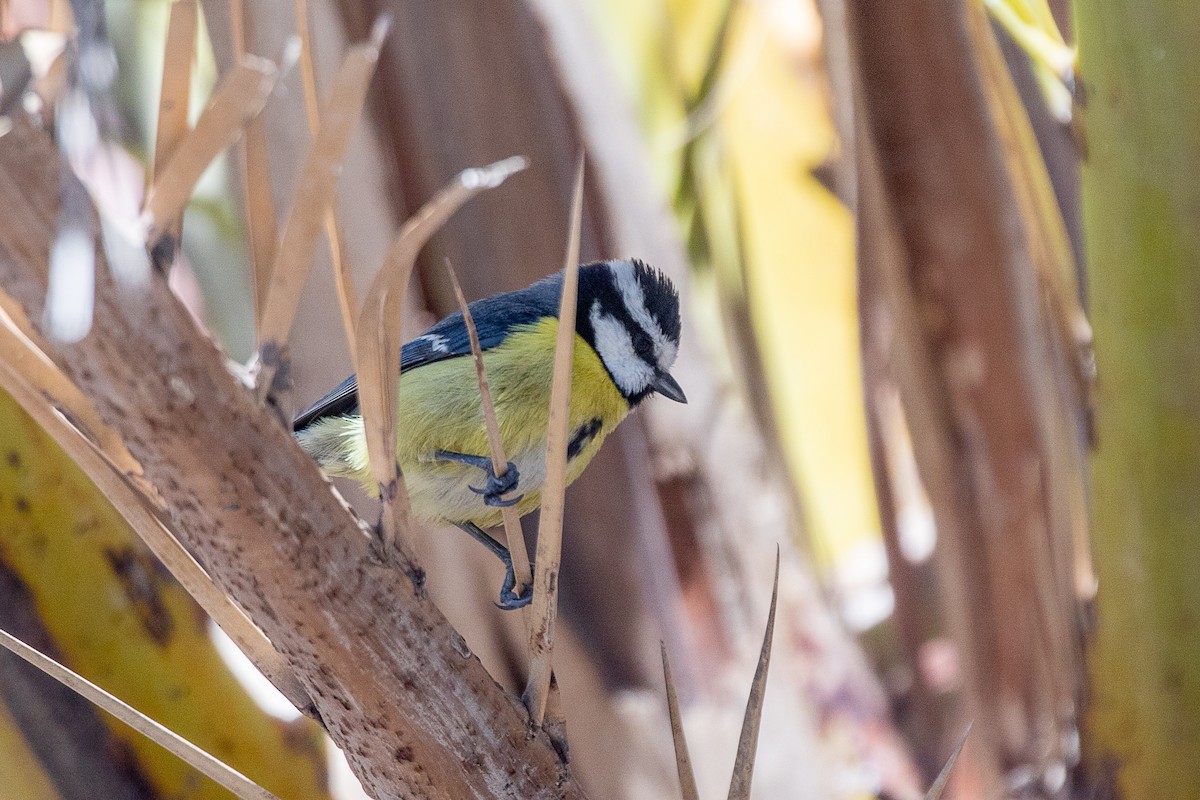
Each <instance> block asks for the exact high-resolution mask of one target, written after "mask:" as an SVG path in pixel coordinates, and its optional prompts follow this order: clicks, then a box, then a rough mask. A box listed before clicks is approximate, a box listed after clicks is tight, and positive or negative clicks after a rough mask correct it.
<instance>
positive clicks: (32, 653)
mask: <svg viewBox="0 0 1200 800" xmlns="http://www.w3.org/2000/svg"><path fill="white" fill-rule="evenodd" d="M0 646H2V647H4V649H5V650H8V651H9V652H10V653H13V654H15V655H17V656H20V657H21V658H22V659H24V660H25V661H27V662H28V663H30V664H32V665H33V666H35V667H37V668H38V669H40V670H41V671H42V672H44V673H46V674H47V675H49V676H50V677H51V678H54V680H56V681H58V682H59V683H61V684H62V685H63V686H66V687H67V688H68V689H70V690H71V691H73V692H75V693H77V694H78V695H79V696H80V697H83V698H84V699H86V700H88V701H89V702H91V703H93V704H95V705H96V706H99V707H100V708H102V709H104V710H105V711H107V712H108V713H110V714H112V715H113V716H114V717H116V718H117V719H119V720H121V721H122V722H124V723H125V724H126V725H128V726H129V727H131V728H133V729H134V730H135V731H137V732H138V733H140V734H142V735H143V736H145V737H146V738H147V739H151V740H153V741H154V742H157V743H158V744H159V745H160V746H161V747H163V749H165V750H169V751H170V752H171V753H174V754H175V755H176V756H178V757H179V758H181V759H183V760H184V761H186V762H187V763H188V764H190V765H192V766H193V767H194V768H196V769H197V770H198V771H200V772H202V773H204V774H205V775H207V776H208V777H210V778H212V779H213V780H214V781H216V782H217V783H219V784H221V785H222V786H224V787H225V788H226V789H228V790H229V791H231V792H233V794H234V795H236V796H237V797H239V798H241V800H279V798H278V797H276V796H275V795H273V794H271V793H270V792H268V791H267V790H266V789H264V788H262V787H261V786H259V785H258V784H257V783H255V782H254V781H252V780H250V779H249V778H247V777H246V776H245V775H243V774H242V773H240V772H238V771H237V770H235V769H234V768H233V767H231V766H229V765H228V764H226V763H225V762H223V761H221V760H220V759H217V758H215V757H213V756H211V755H209V754H208V753H207V752H205V751H204V750H201V749H200V748H199V747H197V746H196V745H194V744H192V743H191V742H189V741H188V740H187V739H184V738H183V737H182V736H180V735H179V734H177V733H175V732H174V731H172V730H170V729H169V728H166V727H164V726H162V725H160V724H159V723H157V722H155V721H154V720H152V719H150V717H147V716H146V715H145V714H143V713H142V712H140V711H138V710H137V709H136V708H134V707H133V706H131V705H129V704H128V703H126V702H124V701H123V700H120V699H118V698H116V697H114V696H112V695H111V694H109V693H108V692H106V691H104V690H103V689H101V688H100V687H99V686H97V685H96V684H94V683H92V682H91V681H89V680H88V679H87V678H84V677H83V676H81V675H78V674H77V673H74V672H72V671H71V670H69V669H67V668H66V667H64V666H63V665H62V664H59V663H58V662H57V661H55V660H54V659H52V658H49V657H47V656H45V655H42V654H41V653H39V652H38V651H37V650H35V649H33V648H32V647H30V646H29V645H27V644H25V643H24V642H22V641H21V640H20V639H18V638H17V637H15V636H13V635H12V634H10V633H9V632H8V631H5V630H0Z"/></svg>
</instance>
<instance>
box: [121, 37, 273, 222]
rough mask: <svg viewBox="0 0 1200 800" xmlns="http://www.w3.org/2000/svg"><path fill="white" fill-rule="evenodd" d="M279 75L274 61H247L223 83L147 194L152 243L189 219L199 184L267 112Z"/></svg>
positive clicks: (145, 218)
mask: <svg viewBox="0 0 1200 800" xmlns="http://www.w3.org/2000/svg"><path fill="white" fill-rule="evenodd" d="M277 74H278V70H277V69H276V67H275V65H274V64H273V63H271V62H270V61H268V60H266V59H264V58H258V57H256V56H246V57H244V58H243V59H242V61H241V63H240V64H238V66H237V67H236V68H235V69H234V70H233V71H232V72H230V74H229V76H228V77H227V78H226V79H225V80H224V81H222V82H221V85H220V87H218V89H217V91H216V92H215V93H214V94H213V97H212V100H210V101H209V104H208V107H207V108H205V109H204V113H203V114H201V115H200V119H199V120H197V122H196V127H195V128H194V129H193V130H192V132H191V133H189V134H188V135H187V136H186V137H185V138H184V140H183V141H182V142H180V143H179V145H178V147H177V148H176V149H175V152H174V153H173V154H172V155H171V157H170V158H169V159H168V160H167V164H166V166H165V167H164V168H163V169H162V171H161V172H158V173H157V174H156V175H155V179H154V184H153V185H152V186H151V187H150V191H149V192H147V193H146V202H145V205H144V207H143V209H142V223H143V225H144V226H145V227H146V229H147V230H148V239H149V241H150V242H151V243H153V242H155V241H156V240H157V239H158V238H159V237H160V236H162V235H163V234H164V233H165V232H166V231H167V229H168V228H169V227H170V225H171V224H172V222H173V221H174V220H176V219H178V218H179V215H180V214H182V213H183V209H184V207H185V206H186V205H187V202H188V198H190V197H191V196H192V190H193V189H194V188H195V187H196V181H198V180H200V175H201V174H203V172H204V170H205V169H207V168H208V165H209V163H210V162H211V161H212V160H213V159H214V158H215V157H216V156H217V154H218V153H220V152H221V151H222V150H224V149H226V148H227V147H229V146H230V145H231V144H233V142H234V141H235V140H236V139H237V137H238V135H239V134H240V133H241V130H242V128H243V127H244V126H245V125H246V123H247V122H248V121H249V120H251V119H253V118H254V117H255V116H257V115H258V113H259V112H260V111H262V108H263V105H264V104H265V103H266V102H267V97H268V96H269V95H270V94H271V89H272V88H274V86H275V78H276V75H277Z"/></svg>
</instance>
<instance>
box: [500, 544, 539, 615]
mask: <svg viewBox="0 0 1200 800" xmlns="http://www.w3.org/2000/svg"><path fill="white" fill-rule="evenodd" d="M529 571H530V573H532V572H533V564H530V565H529ZM516 589H517V578H516V575H515V574H514V572H513V564H512V557H511V556H510V557H509V558H507V559H505V560H504V585H503V586H501V587H500V602H499V603H496V608H499V609H501V610H503V611H516V610H517V609H518V608H524V607H525V606H527V605H529V604H530V603H532V602H533V587H532V586H526V587H525V591H524V592H522V593H521V594H517V591H516Z"/></svg>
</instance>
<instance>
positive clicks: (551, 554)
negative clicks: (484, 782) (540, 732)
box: [524, 155, 583, 726]
mask: <svg viewBox="0 0 1200 800" xmlns="http://www.w3.org/2000/svg"><path fill="white" fill-rule="evenodd" d="M582 221H583V156H582V155H581V156H580V158H579V165H578V167H577V168H576V172H575V194H574V197H573V198H572V201H571V229H570V235H569V239H568V241H567V256H566V263H565V265H564V267H563V288H562V300H561V301H560V303H559V306H558V337H557V339H556V340H555V343H554V380H553V383H552V384H551V386H550V422H549V425H548V430H547V431H546V480H545V483H544V484H543V485H542V513H541V518H540V522H539V523H538V543H537V563H536V571H535V574H534V583H533V620H534V621H533V627H532V629H531V630H530V633H529V658H530V664H529V678H528V680H527V682H526V684H525V694H524V699H525V707H526V708H528V709H529V718H530V720H531V721H532V723H533V724H534V725H535V726H540V725H541V724H542V719H543V717H544V716H545V714H546V698H547V695H548V693H549V691H550V675H551V672H552V671H553V657H554V622H555V618H556V617H557V616H558V569H559V565H560V561H561V559H562V526H563V506H564V504H565V501H566V490H567V486H566V481H567V438H568V436H569V435H570V404H571V373H572V369H571V367H572V362H573V360H574V357H575V304H576V296H577V293H578V289H579V236H580V227H581V224H582Z"/></svg>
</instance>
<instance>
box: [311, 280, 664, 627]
mask: <svg viewBox="0 0 1200 800" xmlns="http://www.w3.org/2000/svg"><path fill="white" fill-rule="evenodd" d="M562 283H563V273H562V272H558V273H556V274H554V275H551V276H550V277H548V278H544V279H542V280H540V281H538V282H537V283H535V284H533V285H532V286H529V287H527V288H525V289H521V290H519V291H515V292H506V293H503V294H497V295H494V296H492V297H488V298H486V299H483V300H477V301H475V302H474V303H471V304H470V310H471V316H472V318H473V319H474V321H475V326H476V329H477V331H478V335H479V343H480V347H481V349H482V350H483V361H484V365H485V367H486V369H487V375H488V383H489V385H490V387H491V394H492V398H493V402H494V405H495V409H496V418H497V421H498V422H499V427H500V434H501V438H502V439H503V441H504V450H505V453H507V454H508V455H509V456H510V457H511V458H512V461H510V462H509V463H508V470H507V472H506V473H505V474H504V475H503V476H502V477H497V475H496V473H495V472H494V470H493V468H492V461H491V458H490V457H489V455H488V454H489V452H490V451H489V447H488V439H487V432H486V428H485V423H484V418H483V412H482V409H481V406H480V399H479V387H478V383H477V380H476V374H475V367H474V363H473V361H472V359H471V346H470V340H469V338H468V333H467V328H466V325H465V323H464V322H463V317H462V314H461V313H457V312H456V313H454V314H451V315H450V316H448V317H446V318H445V319H443V320H442V321H440V322H438V323H437V324H436V325H434V326H433V327H431V328H429V329H428V330H427V331H425V333H423V334H422V335H421V336H418V337H417V338H416V339H413V340H412V341H411V342H409V343H408V344H406V345H404V347H403V349H402V351H401V356H400V364H401V379H400V388H399V392H398V400H397V410H398V423H397V439H398V441H397V447H396V457H397V461H398V462H399V464H400V468H401V470H402V471H403V474H404V479H405V483H406V485H407V487H408V492H409V497H410V499H411V501H412V509H413V513H414V514H415V515H416V517H417V518H418V519H421V520H423V521H426V522H448V523H451V524H453V525H456V526H458V527H459V528H461V529H462V530H464V531H466V532H467V533H468V534H470V535H471V536H472V537H473V538H475V539H476V540H478V541H479V542H481V543H482V544H484V545H485V546H486V547H487V548H488V549H489V550H491V551H492V552H493V553H495V554H496V555H497V556H498V557H499V558H500V560H501V561H503V562H504V564H505V567H506V577H505V581H504V586H503V588H502V589H501V591H500V603H499V605H500V607H501V608H504V609H514V608H520V607H521V606H523V605H526V604H527V603H529V602H530V600H531V599H532V589H529V590H528V591H527V592H526V593H524V594H522V595H517V594H516V592H515V591H514V583H515V581H514V577H513V568H512V557H511V556H510V555H509V552H508V549H507V548H506V547H504V545H502V544H500V543H499V542H497V541H496V540H495V539H493V538H492V537H491V536H490V535H488V534H487V533H486V532H485V531H484V530H483V529H484V528H486V527H490V526H494V525H498V524H499V523H500V521H501V515H502V512H501V508H502V507H504V506H509V505H516V507H517V510H518V511H519V512H520V513H521V514H526V513H528V512H530V511H533V510H534V509H536V508H538V506H540V505H541V489H542V482H543V480H544V479H545V473H546V466H545V465H546V431H547V426H548V424H549V408H550V383H551V378H552V376H553V372H554V348H555V339H556V336H557V331H558V307H559V300H560V295H561V293H562ZM679 327H680V326H679V294H678V292H676V290H675V286H674V285H673V284H672V283H671V281H670V279H668V278H667V277H666V276H665V275H663V274H662V273H661V272H659V271H658V270H656V269H654V268H652V267H650V266H647V265H646V264H645V263H643V262H641V261H638V260H613V261H603V262H598V263H594V264H585V265H584V266H581V267H580V268H579V292H578V304H577V312H576V323H575V332H576V340H575V348H574V361H573V364H572V375H571V402H570V415H569V416H570V421H569V430H570V438H569V441H568V445H567V458H568V461H567V474H566V479H567V483H568V484H570V483H571V482H572V481H574V480H575V479H576V478H577V477H579V474H580V473H581V472H582V471H583V468H584V467H585V466H587V464H588V462H589V461H591V460H592V457H593V456H594V455H596V452H597V451H598V450H599V449H600V444H601V443H602V442H603V441H604V438H605V437H606V436H607V435H608V434H610V433H612V431H613V430H614V429H615V428H616V427H617V425H619V424H620V422H621V420H623V419H625V417H626V415H627V414H628V413H629V412H630V410H631V409H633V408H634V407H636V406H637V405H638V404H639V403H640V402H642V400H644V399H646V397H648V396H649V395H650V394H651V393H655V392H657V393H658V394H661V395H664V396H666V397H668V398H670V399H672V400H675V401H677V402H680V403H686V402H687V399H686V398H685V397H684V394H683V389H681V388H680V386H679V384H678V383H677V382H676V381H675V379H674V378H672V377H671V375H670V372H669V370H670V369H671V366H672V365H673V364H674V363H675V355H676V352H677V351H678V348H679ZM293 427H294V429H295V431H296V436H297V438H298V439H299V441H300V444H301V446H302V447H304V449H305V450H307V451H308V452H309V453H311V454H312V455H313V457H314V458H315V459H316V460H317V462H318V463H319V464H320V465H321V467H322V469H324V470H325V472H326V473H328V474H330V475H335V476H339V477H347V478H354V479H357V480H358V481H359V482H360V483H362V484H363V485H364V486H365V487H366V488H367V489H368V490H375V489H376V487H375V485H374V481H373V479H372V477H371V471H370V465H369V463H368V460H367V443H366V435H365V432H364V428H363V418H362V415H361V413H360V412H359V408H358V396H357V382H356V380H355V377H354V376H353V375H352V376H350V377H349V378H347V379H346V380H344V381H343V382H342V383H341V384H339V385H338V386H336V387H335V388H334V389H333V390H332V391H331V392H330V393H329V394H327V395H326V396H325V397H323V398H322V399H321V400H319V401H317V403H316V404H315V405H313V406H312V408H310V409H308V410H307V411H305V412H304V413H303V414H301V415H300V416H298V417H297V418H296V420H295V422H294V425H293ZM480 484H482V485H480ZM518 492H519V494H514V493H518ZM506 496H507V497H506Z"/></svg>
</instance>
